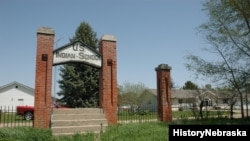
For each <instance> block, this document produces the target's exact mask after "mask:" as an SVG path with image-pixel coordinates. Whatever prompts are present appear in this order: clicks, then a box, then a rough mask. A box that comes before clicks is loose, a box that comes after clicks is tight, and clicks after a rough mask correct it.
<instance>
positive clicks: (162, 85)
mask: <svg viewBox="0 0 250 141" xmlns="http://www.w3.org/2000/svg"><path fill="white" fill-rule="evenodd" d="M155 70H156V77H157V101H158V105H157V106H158V117H159V120H160V121H163V122H170V121H172V106H171V105H172V100H171V77H170V70H171V67H170V66H168V65H167V64H160V65H159V66H158V67H157V68H155Z"/></svg>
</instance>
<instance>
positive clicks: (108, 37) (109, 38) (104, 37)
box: [101, 34, 116, 42]
mask: <svg viewBox="0 0 250 141" xmlns="http://www.w3.org/2000/svg"><path fill="white" fill-rule="evenodd" d="M101 39H102V40H105V41H114V42H116V38H115V36H114V35H109V34H105V35H103V36H102V38H101Z"/></svg>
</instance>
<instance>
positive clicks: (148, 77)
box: [0, 0, 208, 89]
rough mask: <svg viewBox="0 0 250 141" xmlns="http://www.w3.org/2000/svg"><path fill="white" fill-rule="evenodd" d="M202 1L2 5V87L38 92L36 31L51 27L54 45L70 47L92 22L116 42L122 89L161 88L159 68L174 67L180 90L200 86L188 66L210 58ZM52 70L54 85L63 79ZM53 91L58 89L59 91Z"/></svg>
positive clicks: (43, 0) (72, 0) (71, 0)
mask: <svg viewBox="0 0 250 141" xmlns="http://www.w3.org/2000/svg"><path fill="white" fill-rule="evenodd" d="M201 2H202V1H201V0H105V1H104V0H102V1H101V0H36V1H34V0H1V1H0V21H1V22H0V49H1V50H0V51H1V54H0V64H1V68H0V86H2V85H6V84H8V83H11V82H13V81H17V82H20V83H22V84H24V85H27V86H30V87H32V88H34V85H35V84H34V81H35V61H36V60H35V56H36V46H37V45H36V31H37V29H38V28H39V27H41V26H45V27H51V28H52V29H53V30H54V31H55V42H56V43H55V46H54V48H58V47H61V46H63V45H65V44H67V43H69V38H71V37H72V36H73V35H74V33H75V30H76V28H77V27H78V26H79V25H80V23H81V22H87V23H89V24H90V26H91V27H92V28H93V30H94V31H95V32H96V33H97V36H98V38H101V36H102V35H104V34H112V35H114V36H115V37H116V39H117V59H118V60H117V67H118V68H117V69H118V72H117V77H118V84H122V83H124V82H126V81H127V82H130V83H138V82H141V83H144V84H145V86H147V87H149V88H156V72H155V68H156V67H157V66H158V65H159V64H168V65H169V66H171V67H172V70H171V77H172V79H173V81H174V83H175V86H177V87H182V86H183V85H184V83H185V82H186V81H189V80H190V81H192V82H194V83H197V84H198V85H204V84H206V83H208V82H205V81H201V80H198V79H195V77H194V75H193V73H192V72H189V71H188V70H187V69H186V67H185V63H186V62H187V61H186V60H185V56H186V55H188V54H190V53H194V54H197V55H199V56H208V53H207V52H204V51H203V50H202V49H201V47H204V46H205V45H206V44H204V41H203V40H202V39H201V37H200V35H198V34H197V30H196V28H197V27H198V26H199V25H200V24H202V23H204V22H205V21H206V20H207V17H206V15H205V14H204V12H203V11H202V10H201V9H202V4H201ZM56 69H58V67H53V74H54V75H53V83H54V82H55V81H54V80H57V79H59V77H58V74H59V72H57V71H55V70H56ZM53 89H56V88H55V86H54V88H53Z"/></svg>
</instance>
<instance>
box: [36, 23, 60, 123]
mask: <svg viewBox="0 0 250 141" xmlns="http://www.w3.org/2000/svg"><path fill="white" fill-rule="evenodd" d="M54 35H55V34H54V31H53V30H52V29H51V28H47V27H41V28H39V29H38V30H37V52H36V78H35V111H34V127H35V128H49V127H50V117H51V106H52V105H51V104H52V98H51V88H52V60H53V44H54Z"/></svg>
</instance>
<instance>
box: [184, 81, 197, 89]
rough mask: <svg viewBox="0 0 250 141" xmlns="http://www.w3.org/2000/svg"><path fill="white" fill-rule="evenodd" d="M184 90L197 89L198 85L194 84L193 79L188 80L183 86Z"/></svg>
mask: <svg viewBox="0 0 250 141" xmlns="http://www.w3.org/2000/svg"><path fill="white" fill-rule="evenodd" d="M183 89H184V90H197V89H198V86H197V85H196V84H194V83H193V82H192V81H187V82H186V83H185V85H184V86H183Z"/></svg>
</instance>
